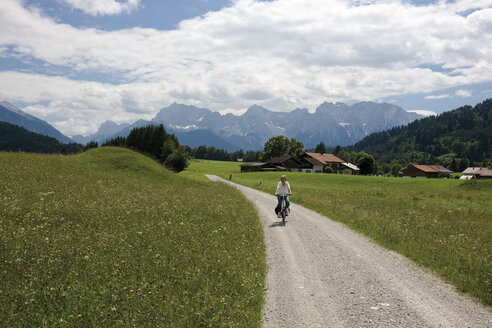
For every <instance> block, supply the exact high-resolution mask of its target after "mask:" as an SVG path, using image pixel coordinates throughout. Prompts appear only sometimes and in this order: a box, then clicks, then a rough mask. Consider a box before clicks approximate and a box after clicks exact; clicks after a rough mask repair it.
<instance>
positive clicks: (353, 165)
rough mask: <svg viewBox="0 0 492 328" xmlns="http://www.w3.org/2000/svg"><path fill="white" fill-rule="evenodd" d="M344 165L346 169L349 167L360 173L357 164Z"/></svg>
mask: <svg viewBox="0 0 492 328" xmlns="http://www.w3.org/2000/svg"><path fill="white" fill-rule="evenodd" d="M342 165H343V166H345V167H348V168H349V169H351V170H353V171H359V168H358V167H357V165H355V164H352V163H342Z"/></svg>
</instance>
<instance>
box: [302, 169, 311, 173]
mask: <svg viewBox="0 0 492 328" xmlns="http://www.w3.org/2000/svg"><path fill="white" fill-rule="evenodd" d="M311 172H313V170H311V169H302V173H311Z"/></svg>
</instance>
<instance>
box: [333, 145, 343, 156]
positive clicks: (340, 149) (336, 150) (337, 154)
mask: <svg viewBox="0 0 492 328" xmlns="http://www.w3.org/2000/svg"><path fill="white" fill-rule="evenodd" d="M340 151H342V147H340V146H336V147H335V150H333V155H335V156H337V157H340Z"/></svg>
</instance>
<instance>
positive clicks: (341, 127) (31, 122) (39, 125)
mask: <svg viewBox="0 0 492 328" xmlns="http://www.w3.org/2000/svg"><path fill="white" fill-rule="evenodd" d="M422 117H423V116H422V115H420V114H417V113H413V112H407V111H405V110H404V109H402V108H401V107H398V106H395V105H392V104H388V103H375V102H360V103H356V104H354V105H352V106H349V105H346V104H344V103H327V102H325V103H323V104H321V105H320V106H318V108H316V110H315V112H314V113H310V112H309V111H308V110H307V109H295V110H293V111H291V112H288V113H286V112H273V111H269V110H268V109H266V108H263V107H261V106H257V105H253V106H251V107H250V108H249V109H248V110H247V111H246V112H245V113H244V114H242V115H233V114H230V113H229V114H225V115H222V114H220V113H218V112H214V111H211V110H209V109H206V108H198V107H195V106H189V105H183V104H176V103H174V104H172V105H170V106H169V107H166V108H163V109H161V110H160V111H159V112H158V113H157V115H156V116H155V117H154V118H153V119H151V120H150V121H147V120H138V121H136V122H135V123H133V124H127V123H122V124H117V123H115V122H112V121H106V122H104V123H103V124H102V125H101V126H100V127H99V129H98V131H97V132H96V133H95V134H92V135H89V136H81V135H76V136H73V137H72V139H70V138H68V137H66V136H64V135H63V134H62V133H61V132H60V131H58V130H56V129H55V128H54V127H52V126H51V125H49V124H48V123H47V122H45V121H43V120H40V119H38V118H36V117H34V116H32V115H29V114H27V113H25V112H23V111H22V110H20V109H19V108H17V107H15V106H13V105H11V104H9V103H7V102H2V103H0V121H5V122H8V123H11V124H15V125H18V126H21V127H24V128H26V129H27V130H29V131H32V132H36V133H40V134H43V135H47V136H51V137H54V138H56V139H58V140H60V141H61V142H64V143H70V142H73V141H75V142H78V143H82V144H86V143H88V142H90V141H96V142H98V143H99V144H101V143H103V142H104V141H106V140H109V139H111V138H115V137H118V136H122V137H126V136H127V135H128V134H129V133H130V131H131V129H133V128H135V127H142V126H146V125H149V124H163V125H164V127H165V128H166V131H167V132H169V133H174V134H175V135H176V137H178V139H179V141H180V143H181V144H184V145H187V146H190V147H192V148H195V147H198V146H200V145H207V146H215V147H216V148H222V149H225V150H228V151H234V150H238V149H243V150H260V149H263V145H264V143H265V142H266V141H267V140H268V139H269V138H270V137H273V136H277V135H284V136H286V137H289V138H295V139H297V140H299V141H301V142H302V143H303V144H304V147H305V148H314V147H315V146H316V145H317V144H318V143H319V142H321V141H323V142H324V143H325V144H326V145H333V146H334V145H340V146H347V145H352V144H354V143H356V142H358V141H359V140H361V139H363V138H364V137H366V136H367V135H369V134H371V133H373V132H380V131H383V130H387V129H391V128H393V127H396V126H402V125H406V124H408V123H410V122H412V121H414V120H416V119H418V118H422Z"/></svg>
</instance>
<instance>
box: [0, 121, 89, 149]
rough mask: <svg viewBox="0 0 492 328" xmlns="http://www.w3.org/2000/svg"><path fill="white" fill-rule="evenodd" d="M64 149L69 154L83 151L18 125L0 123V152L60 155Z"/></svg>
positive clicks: (80, 147)
mask: <svg viewBox="0 0 492 328" xmlns="http://www.w3.org/2000/svg"><path fill="white" fill-rule="evenodd" d="M63 148H65V150H66V151H67V152H69V153H74V152H77V151H79V150H81V149H82V148H83V147H82V146H81V145H78V144H75V143H72V144H63V143H61V142H60V141H58V140H57V139H55V138H53V137H48V136H45V135H41V134H38V133H34V132H30V131H28V130H26V129H24V128H22V127H19V126H17V125H12V124H10V123H7V122H0V151H2V150H5V151H23V152H28V153H47V154H50V153H51V154H52V153H59V152H60V151H61V150H62V149H63Z"/></svg>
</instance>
